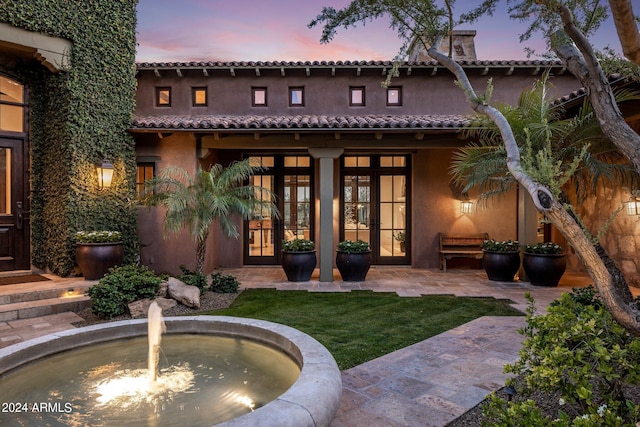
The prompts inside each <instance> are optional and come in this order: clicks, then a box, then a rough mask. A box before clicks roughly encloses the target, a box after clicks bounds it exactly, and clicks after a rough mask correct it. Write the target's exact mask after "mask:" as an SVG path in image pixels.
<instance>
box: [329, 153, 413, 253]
mask: <svg viewBox="0 0 640 427" xmlns="http://www.w3.org/2000/svg"><path fill="white" fill-rule="evenodd" d="M342 171H343V173H342V197H341V198H342V212H341V213H342V215H341V224H342V226H341V230H340V231H341V233H340V234H341V236H340V239H341V240H364V241H365V242H369V243H370V244H371V251H372V258H373V259H372V261H373V263H374V264H409V263H410V254H409V251H410V247H411V245H410V240H411V238H410V237H411V234H410V230H409V227H408V224H409V209H408V206H409V205H408V203H409V200H408V197H407V195H408V194H409V192H408V177H409V157H408V156H387V155H384V156H383V155H377V156H373V155H372V156H349V155H346V156H345V157H344V159H343V168H342Z"/></svg>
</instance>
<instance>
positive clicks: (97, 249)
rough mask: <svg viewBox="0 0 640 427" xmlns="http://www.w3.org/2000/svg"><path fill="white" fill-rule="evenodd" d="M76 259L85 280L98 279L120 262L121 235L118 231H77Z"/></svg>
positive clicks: (121, 254)
mask: <svg viewBox="0 0 640 427" xmlns="http://www.w3.org/2000/svg"><path fill="white" fill-rule="evenodd" d="M75 239H76V261H77V263H78V266H79V267H80V271H81V272H82V275H83V276H84V279H85V280H98V279H101V278H102V277H104V275H105V274H106V273H107V271H109V269H110V268H112V267H115V266H117V265H120V264H122V257H123V251H122V235H121V233H120V232H119V231H106V230H103V231H78V232H77V233H76V235H75Z"/></svg>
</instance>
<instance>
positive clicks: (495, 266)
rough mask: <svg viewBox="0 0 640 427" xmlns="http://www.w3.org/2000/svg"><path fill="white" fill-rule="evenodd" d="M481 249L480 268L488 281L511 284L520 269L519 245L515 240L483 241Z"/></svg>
mask: <svg viewBox="0 0 640 427" xmlns="http://www.w3.org/2000/svg"><path fill="white" fill-rule="evenodd" d="M480 247H481V248H482V267H484V271H485V272H486V273H487V277H488V278H489V280H495V281H498V282H513V278H514V276H515V275H516V273H517V272H518V270H519V269H520V244H519V243H518V241H517V240H502V241H497V240H494V239H490V240H485V241H484V242H482V244H481V245H480Z"/></svg>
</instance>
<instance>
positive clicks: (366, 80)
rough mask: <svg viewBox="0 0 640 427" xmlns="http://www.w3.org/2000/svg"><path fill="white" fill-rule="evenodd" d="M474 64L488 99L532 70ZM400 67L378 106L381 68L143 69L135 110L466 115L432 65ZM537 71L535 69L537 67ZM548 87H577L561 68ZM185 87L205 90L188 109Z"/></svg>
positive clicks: (450, 82) (515, 90) (443, 74)
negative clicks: (162, 97) (293, 97)
mask: <svg viewBox="0 0 640 427" xmlns="http://www.w3.org/2000/svg"><path fill="white" fill-rule="evenodd" d="M482 71H483V69H482V67H478V68H475V69H469V70H468V73H469V78H470V81H471V82H472V84H473V85H474V86H475V87H476V90H477V91H478V93H483V92H484V91H485V88H486V85H487V81H488V80H489V79H490V78H492V79H493V82H494V86H495V87H494V92H493V99H492V100H493V101H495V102H509V103H512V104H515V103H517V101H518V97H519V96H520V93H521V92H522V90H523V89H525V88H526V87H527V86H529V85H530V84H531V83H532V82H533V81H534V80H535V79H537V78H540V74H538V75H532V69H531V68H526V69H515V70H514V71H513V73H512V74H510V75H507V73H508V71H507V70H505V69H491V68H489V69H488V71H487V74H482ZM407 72H408V71H407V70H406V69H405V70H403V71H402V72H401V74H400V76H399V77H396V78H394V79H393V80H392V82H391V85H392V86H401V87H402V106H387V105H386V89H385V88H383V87H381V82H382V81H383V80H384V79H385V76H384V75H383V74H382V73H381V69H380V68H377V69H363V70H362V71H361V73H360V75H359V76H357V75H356V71H355V70H354V69H342V70H341V69H338V70H336V71H335V75H333V76H332V74H331V69H330V68H326V69H315V68H314V69H312V70H311V72H310V73H311V74H310V76H309V77H307V76H306V74H305V69H304V68H303V67H299V68H295V69H287V70H286V71H285V77H283V76H282V75H281V70H280V69H279V68H278V69H275V70H274V69H261V70H260V76H256V71H255V69H253V68H251V69H248V70H234V73H235V76H231V75H230V73H229V71H228V70H225V71H212V70H209V71H208V74H209V77H204V76H203V72H202V70H188V69H184V70H181V74H182V77H179V76H177V74H176V72H175V71H173V70H163V71H161V72H160V75H161V76H160V77H157V76H156V75H155V74H154V73H153V72H152V71H150V70H139V72H138V91H137V93H136V114H139V115H151V114H154V115H155V114H176V115H202V114H223V115H279V114H286V115H298V114H303V115H304V114H318V115H342V114H354V115H362V114H470V113H471V112H472V111H471V109H470V108H469V106H468V105H467V103H466V99H465V95H464V93H463V92H462V91H461V90H460V89H459V88H458V87H457V86H456V85H455V84H454V80H455V79H454V76H453V75H452V74H451V73H449V72H448V71H446V70H444V69H442V68H440V69H439V70H438V72H437V73H436V74H435V75H432V74H431V73H432V72H433V67H429V68H422V69H420V68H413V69H412V71H411V75H407ZM540 72H542V70H541V71H540ZM551 82H552V83H553V85H554V87H553V88H550V96H551V97H555V96H562V95H566V94H568V93H570V92H571V91H573V90H575V89H577V88H578V87H579V86H580V84H579V83H578V81H577V80H576V79H575V78H573V77H571V76H570V75H569V74H568V73H567V74H564V75H562V76H556V77H552V78H551ZM252 86H255V87H266V88H267V91H268V92H267V93H268V94H267V99H268V106H267V107H253V106H252V105H251V87H252ZM350 86H365V87H366V95H365V96H366V106H364V107H362V106H349V87H350ZM156 87H171V89H172V91H171V98H172V99H171V107H156V106H155V101H154V100H155V88H156ZM192 87H207V88H208V98H209V102H208V106H202V107H194V106H193V105H192V101H191V88H192ZM289 87H304V92H305V95H304V96H305V105H304V107H290V106H289V102H288V96H289V91H288V88H289Z"/></svg>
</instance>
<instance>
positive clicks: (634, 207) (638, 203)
mask: <svg viewBox="0 0 640 427" xmlns="http://www.w3.org/2000/svg"><path fill="white" fill-rule="evenodd" d="M626 204H627V215H629V216H634V215H640V200H638V199H636V198H635V197H631V199H630V200H629V201H628V202H627V203H626Z"/></svg>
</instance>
